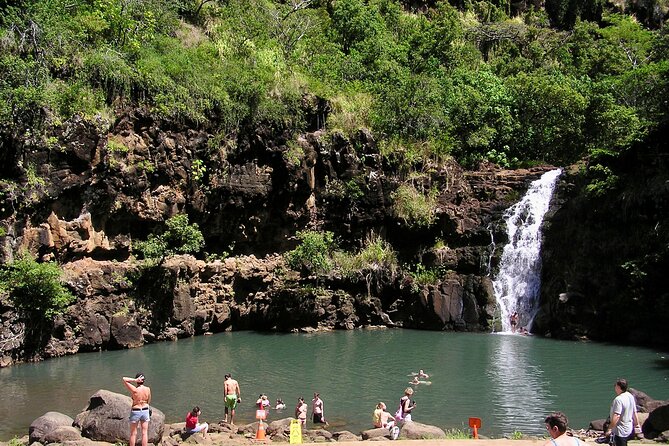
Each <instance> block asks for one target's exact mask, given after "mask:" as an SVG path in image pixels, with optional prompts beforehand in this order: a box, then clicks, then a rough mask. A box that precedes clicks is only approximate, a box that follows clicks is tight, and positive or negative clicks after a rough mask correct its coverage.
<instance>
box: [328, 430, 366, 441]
mask: <svg viewBox="0 0 669 446" xmlns="http://www.w3.org/2000/svg"><path fill="white" fill-rule="evenodd" d="M332 437H333V438H335V439H336V440H337V441H360V437H358V436H357V435H355V434H354V433H353V432H350V431H339V432H335V433H334V434H332Z"/></svg>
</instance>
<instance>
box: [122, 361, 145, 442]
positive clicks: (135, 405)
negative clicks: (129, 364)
mask: <svg viewBox="0 0 669 446" xmlns="http://www.w3.org/2000/svg"><path fill="white" fill-rule="evenodd" d="M132 383H134V385H133V384H132ZM123 384H124V385H125V387H126V388H127V389H128V390H129V391H130V398H132V409H131V410H130V418H129V420H130V443H129V444H130V446H135V444H136V441H137V424H138V423H139V424H140V425H141V427H142V446H147V445H148V443H149V421H150V420H151V417H150V413H149V404H150V403H151V389H150V388H149V387H147V386H145V385H144V374H142V373H138V374H137V375H136V376H135V377H134V378H129V377H127V376H124V377H123Z"/></svg>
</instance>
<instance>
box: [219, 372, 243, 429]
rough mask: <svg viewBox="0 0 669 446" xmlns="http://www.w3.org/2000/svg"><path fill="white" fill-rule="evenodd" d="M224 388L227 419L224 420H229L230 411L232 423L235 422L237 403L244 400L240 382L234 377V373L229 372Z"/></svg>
mask: <svg viewBox="0 0 669 446" xmlns="http://www.w3.org/2000/svg"><path fill="white" fill-rule="evenodd" d="M223 389H224V394H225V419H224V420H223V422H224V423H227V422H228V413H229V414H230V424H235V423H234V421H233V420H234V418H235V408H236V407H237V403H240V402H241V401H242V395H241V394H242V392H241V391H240V389H239V383H238V382H237V380H235V379H232V375H230V374H229V373H227V374H226V375H225V381H224V382H223Z"/></svg>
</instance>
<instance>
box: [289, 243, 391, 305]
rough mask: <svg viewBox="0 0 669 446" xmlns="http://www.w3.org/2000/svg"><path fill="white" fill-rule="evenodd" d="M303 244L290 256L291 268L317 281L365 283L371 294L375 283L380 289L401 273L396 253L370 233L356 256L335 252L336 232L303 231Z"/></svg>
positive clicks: (349, 253)
mask: <svg viewBox="0 0 669 446" xmlns="http://www.w3.org/2000/svg"><path fill="white" fill-rule="evenodd" d="M297 236H298V238H299V239H300V244H299V245H298V246H297V248H295V249H294V250H292V251H290V252H289V253H288V254H287V260H288V265H289V266H290V267H291V268H293V269H296V270H306V271H307V272H309V273H311V274H314V275H316V279H319V278H322V277H328V276H330V277H332V276H335V275H339V276H340V277H344V278H347V279H349V280H351V281H353V282H358V281H364V282H365V283H366V284H367V291H368V294H371V286H372V284H376V285H377V286H379V285H380V284H381V282H383V281H384V279H390V280H392V279H394V278H395V276H396V274H397V272H398V271H399V263H398V261H397V254H396V253H395V251H394V250H393V248H392V246H390V244H389V243H388V242H386V241H385V240H383V239H382V238H381V237H380V236H378V235H375V234H371V235H370V236H368V237H367V238H366V239H365V242H364V244H363V246H362V247H361V248H360V249H359V250H358V251H357V252H355V253H351V252H346V251H342V250H337V249H336V244H335V243H334V241H333V237H334V235H333V233H332V232H329V231H325V232H323V231H301V232H298V234H297Z"/></svg>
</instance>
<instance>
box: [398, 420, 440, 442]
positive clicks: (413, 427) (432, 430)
mask: <svg viewBox="0 0 669 446" xmlns="http://www.w3.org/2000/svg"><path fill="white" fill-rule="evenodd" d="M400 438H401V439H409V440H428V439H430V440H432V439H443V438H446V433H445V432H444V431H443V430H441V429H440V428H438V427H437V426H430V425H429V424H422V423H416V422H415V421H407V422H405V423H404V425H403V426H402V429H401V430H400Z"/></svg>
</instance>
